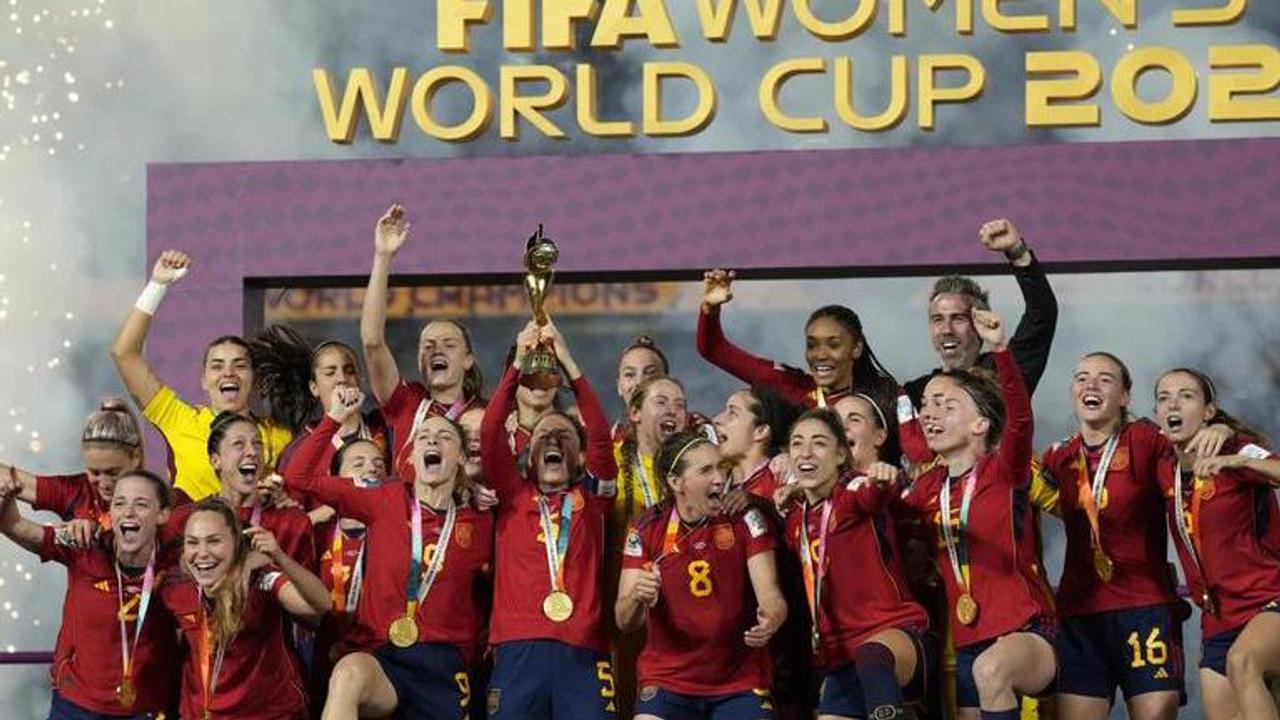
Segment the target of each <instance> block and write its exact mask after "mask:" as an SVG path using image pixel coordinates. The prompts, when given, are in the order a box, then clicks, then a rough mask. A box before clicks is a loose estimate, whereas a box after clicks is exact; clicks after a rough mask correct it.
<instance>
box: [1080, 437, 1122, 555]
mask: <svg viewBox="0 0 1280 720" xmlns="http://www.w3.org/2000/svg"><path fill="white" fill-rule="evenodd" d="M1119 444H1120V434H1119V433H1116V434H1115V435H1112V436H1111V437H1110V438H1109V439H1108V440H1107V444H1106V446H1105V447H1104V448H1103V449H1102V458H1101V459H1100V460H1098V467H1097V468H1096V469H1095V470H1094V471H1093V484H1092V485H1090V484H1089V456H1088V454H1087V453H1086V452H1085V449H1084V443H1083V441H1082V442H1081V444H1080V475H1079V481H1078V482H1077V488H1078V490H1079V497H1080V504H1081V505H1082V506H1083V507H1084V514H1085V515H1086V516H1087V517H1088V518H1089V535H1090V536H1091V539H1092V540H1093V547H1094V549H1095V550H1099V551H1101V550H1102V524H1101V522H1100V521H1099V519H1098V518H1099V515H1100V514H1101V510H1100V509H1099V508H1101V507H1102V493H1103V492H1105V491H1106V488H1107V472H1108V471H1109V470H1110V469H1111V458H1112V456H1114V455H1115V454H1116V446H1117V445H1119ZM1086 489H1087V490H1088V492H1086Z"/></svg>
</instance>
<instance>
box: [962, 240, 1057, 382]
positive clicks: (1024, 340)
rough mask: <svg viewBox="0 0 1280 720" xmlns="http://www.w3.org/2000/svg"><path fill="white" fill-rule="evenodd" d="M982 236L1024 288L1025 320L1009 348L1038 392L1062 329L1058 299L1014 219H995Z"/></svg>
mask: <svg viewBox="0 0 1280 720" xmlns="http://www.w3.org/2000/svg"><path fill="white" fill-rule="evenodd" d="M979 238H980V239H981V241H982V244H983V245H984V246H985V247H986V248H987V249H989V250H992V251H996V252H1001V253H1004V256H1005V257H1006V258H1007V259H1008V260H1009V264H1010V265H1012V266H1013V277H1014V279H1015V280H1017V281H1018V288H1019V289H1020V290H1021V291H1022V302H1023V305H1024V309H1023V312H1022V319H1021V320H1019V321H1018V327H1017V329H1016V330H1014V332H1013V339H1011V340H1010V341H1009V351H1010V352H1012V353H1013V357H1014V359H1015V360H1016V361H1017V362H1018V369H1019V370H1021V371H1022V377H1023V380H1024V382H1026V385H1027V394H1028V395H1030V394H1032V393H1034V392H1035V391H1036V386H1037V385H1039V384H1040V378H1041V376H1043V375H1044V369H1045V366H1046V365H1048V364H1049V350H1050V348H1051V347H1052V345H1053V335H1054V333H1055V331H1056V330H1057V328H1058V299H1057V297H1056V296H1054V294H1053V288H1052V287H1050V286H1049V278H1048V276H1046V275H1045V272H1044V267H1042V266H1041V265H1040V263H1039V261H1037V260H1036V257H1035V255H1034V254H1033V253H1032V252H1031V248H1030V246H1028V245H1027V241H1026V239H1025V238H1024V237H1022V233H1020V232H1018V228H1017V227H1015V226H1014V224H1013V223H1012V222H1010V221H1008V220H1005V219H999V220H992V221H991V222H988V223H986V224H985V225H983V226H982V229H981V230H979Z"/></svg>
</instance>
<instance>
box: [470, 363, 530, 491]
mask: <svg viewBox="0 0 1280 720" xmlns="http://www.w3.org/2000/svg"><path fill="white" fill-rule="evenodd" d="M518 379H519V375H518V372H517V370H516V368H515V366H513V365H508V366H507V371H506V372H505V373H503V374H502V380H501V381H500V382H499V383H498V389H497V390H495V391H494V393H493V397H492V398H490V400H489V404H488V405H487V406H485V409H484V419H483V420H481V421H480V468H481V476H482V477H483V478H484V481H485V483H486V484H488V485H489V487H491V488H493V490H494V492H496V493H498V504H499V505H504V504H506V503H507V502H509V501H510V500H511V498H513V497H515V496H516V494H517V493H518V492H520V482H521V479H520V474H519V471H518V470H517V469H516V456H515V455H514V454H512V452H511V445H510V444H509V443H508V442H507V415H509V414H511V407H512V405H513V404H514V403H515V400H516V381H517V380H518Z"/></svg>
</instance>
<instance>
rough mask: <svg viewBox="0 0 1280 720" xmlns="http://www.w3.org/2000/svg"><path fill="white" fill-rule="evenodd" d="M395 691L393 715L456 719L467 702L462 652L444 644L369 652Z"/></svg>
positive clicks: (467, 683) (468, 690)
mask: <svg viewBox="0 0 1280 720" xmlns="http://www.w3.org/2000/svg"><path fill="white" fill-rule="evenodd" d="M373 658H374V659H375V660H377V661H378V665H380V666H381V667H382V672H383V673H384V674H386V676H387V680H390V681H391V687H393V688H395V691H396V713H395V715H394V716H393V717H395V718H423V717H429V718H441V720H446V719H447V720H459V719H460V718H462V717H463V716H464V715H465V714H466V712H467V705H468V704H469V703H470V701H471V677H470V676H469V675H468V674H467V666H466V664H465V663H464V662H463V660H462V651H460V650H459V649H458V648H457V647H456V646H454V645H449V644H447V643H418V644H417V645H411V646H409V647H407V648H399V647H396V646H394V645H387V646H385V647H381V648H379V649H378V650H377V651H375V652H374V653H373Z"/></svg>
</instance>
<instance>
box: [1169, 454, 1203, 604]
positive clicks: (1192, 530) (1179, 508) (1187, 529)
mask: <svg viewBox="0 0 1280 720" xmlns="http://www.w3.org/2000/svg"><path fill="white" fill-rule="evenodd" d="M1200 485H1201V480H1200V478H1192V481H1191V518H1190V521H1189V522H1188V518H1187V508H1186V501H1185V500H1183V497H1182V461H1181V460H1179V461H1178V464H1177V466H1176V467H1175V468H1174V471H1173V509H1174V515H1176V516H1177V517H1176V520H1177V523H1175V524H1176V525H1177V526H1178V537H1180V538H1182V545H1183V547H1185V548H1187V554H1188V555H1190V556H1191V562H1192V564H1193V565H1195V567H1196V572H1197V573H1199V574H1200V582H1201V583H1203V584H1204V593H1205V596H1206V597H1207V596H1208V594H1209V576H1208V575H1205V572H1204V563H1203V562H1202V561H1201V559H1200Z"/></svg>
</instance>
